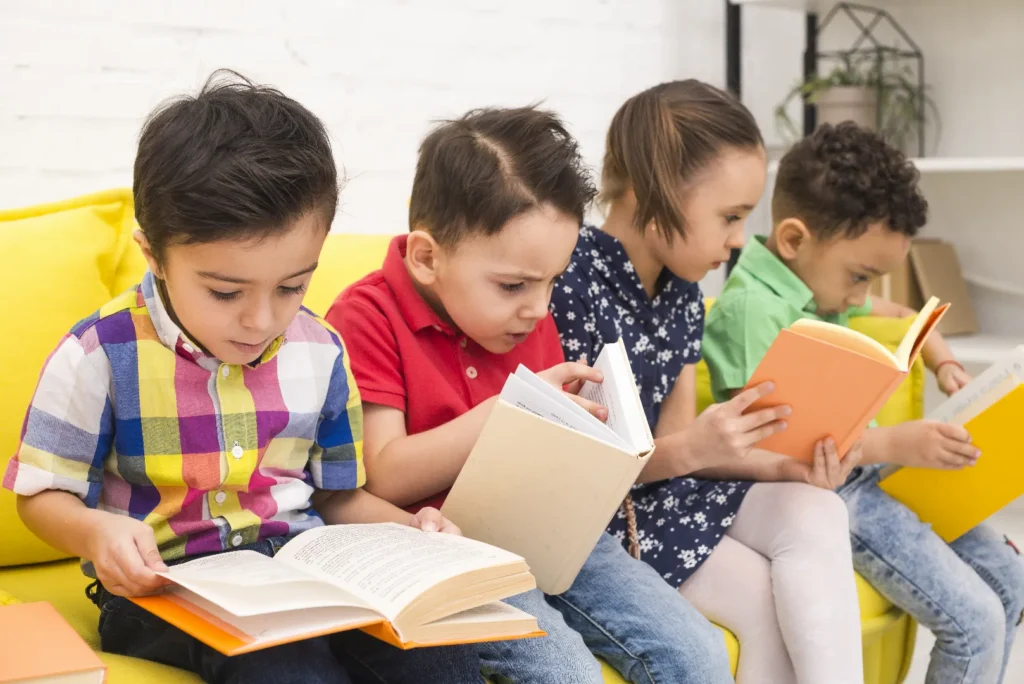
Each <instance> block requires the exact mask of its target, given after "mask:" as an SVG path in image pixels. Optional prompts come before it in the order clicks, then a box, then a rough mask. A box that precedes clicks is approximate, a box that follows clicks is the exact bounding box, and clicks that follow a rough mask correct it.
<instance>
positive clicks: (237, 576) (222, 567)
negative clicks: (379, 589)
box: [158, 551, 368, 616]
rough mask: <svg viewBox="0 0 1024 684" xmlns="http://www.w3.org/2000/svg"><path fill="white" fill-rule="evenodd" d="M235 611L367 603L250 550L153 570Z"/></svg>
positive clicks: (247, 613)
mask: <svg viewBox="0 0 1024 684" xmlns="http://www.w3.org/2000/svg"><path fill="white" fill-rule="evenodd" d="M158 574H160V575H161V576H163V577H166V578H167V579H169V580H171V581H172V582H174V583H175V584H178V585H180V586H182V587H185V588H186V589H189V590H191V591H192V592H194V593H195V594H198V595H199V596H202V597H203V598H205V599H206V600H208V601H210V602H212V603H216V604H218V605H220V606H221V607H222V608H223V609H224V610H226V611H228V612H230V613H232V614H234V615H237V616H252V615H264V614H267V613H276V612H282V611H288V610H303V609H307V608H316V607H319V606H346V607H363V608H366V607H368V604H367V603H366V602H365V601H364V600H362V599H360V598H358V597H356V596H354V595H353V594H351V593H350V592H348V591H345V590H343V589H340V588H338V587H335V586H333V585H331V584H327V583H325V582H323V581H321V580H319V579H317V577H315V576H314V575H311V574H310V573H308V572H305V571H303V570H302V569H301V568H299V569H297V568H292V567H288V566H287V565H284V564H282V563H279V562H277V561H276V560H274V559H273V558H270V557H268V556H264V555H263V554H262V553H257V552H255V551H229V552H226V553H217V554H213V555H210V556H206V557H204V558H197V559H196V560H193V561H189V562H187V563H182V564H180V565H174V566H171V568H170V569H169V570H168V571H167V572H161V573H158Z"/></svg>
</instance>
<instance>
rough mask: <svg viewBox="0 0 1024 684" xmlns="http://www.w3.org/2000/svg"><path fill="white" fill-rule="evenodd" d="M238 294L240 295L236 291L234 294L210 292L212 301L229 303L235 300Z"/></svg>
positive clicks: (218, 291) (217, 291)
mask: <svg viewBox="0 0 1024 684" xmlns="http://www.w3.org/2000/svg"><path fill="white" fill-rule="evenodd" d="M240 294H242V293H241V292H239V291H237V290H236V291H235V292H221V291H220V290H210V295H211V296H212V297H213V298H214V299H216V300H218V301H221V302H230V301H231V300H232V299H235V298H236V297H238V295H240Z"/></svg>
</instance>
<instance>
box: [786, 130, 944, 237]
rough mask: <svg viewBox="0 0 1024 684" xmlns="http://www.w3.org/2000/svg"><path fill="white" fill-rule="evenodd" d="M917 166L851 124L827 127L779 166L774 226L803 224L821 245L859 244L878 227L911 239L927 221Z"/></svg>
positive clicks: (875, 137) (793, 150)
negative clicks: (789, 222)
mask: <svg viewBox="0 0 1024 684" xmlns="http://www.w3.org/2000/svg"><path fill="white" fill-rule="evenodd" d="M919 180H920V173H919V172H918V170H917V167H915V166H914V164H913V162H911V161H910V160H908V159H907V158H906V157H905V156H904V155H903V153H902V152H900V151H899V150H898V149H896V148H895V147H892V146H891V145H889V144H888V143H886V142H885V140H883V139H882V137H881V136H879V135H878V134H877V133H873V132H871V131H869V130H867V129H864V128H860V127H859V126H857V124H855V123H853V122H852V121H847V122H845V123H841V124H839V125H838V126H833V125H831V124H823V125H822V126H820V127H819V128H818V129H817V130H815V131H814V133H813V134H812V135H810V136H809V137H806V138H804V139H803V140H801V141H800V142H798V143H797V144H796V145H794V146H793V147H792V148H790V150H789V151H788V152H786V154H785V156H783V158H782V159H781V160H780V161H779V172H778V177H777V178H776V180H775V190H774V192H773V194H772V222H773V223H775V224H778V223H780V222H782V221H783V220H785V219H788V218H797V219H800V220H801V221H803V222H804V224H805V225H806V226H807V229H808V230H810V231H811V233H812V234H814V235H815V236H816V237H817V238H818V239H821V240H828V239H830V238H833V237H837V236H839V237H845V238H849V239H853V238H857V237H859V236H860V235H862V234H864V232H865V231H867V229H868V227H869V226H870V225H871V224H872V223H875V222H880V221H884V222H885V224H886V225H887V226H888V227H889V229H890V230H893V231H895V232H898V233H903V234H904V235H907V236H909V237H913V236H914V235H917V231H918V230H919V229H920V228H921V227H922V226H923V225H924V224H925V222H926V221H927V220H928V202H927V200H925V198H924V195H922V194H921V189H920V188H919V187H918V181H919Z"/></svg>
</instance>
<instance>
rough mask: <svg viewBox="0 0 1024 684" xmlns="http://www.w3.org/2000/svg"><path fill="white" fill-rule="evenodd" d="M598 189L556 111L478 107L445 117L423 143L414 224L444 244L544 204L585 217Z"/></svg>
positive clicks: (412, 205)
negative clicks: (457, 116) (446, 118)
mask: <svg viewBox="0 0 1024 684" xmlns="http://www.w3.org/2000/svg"><path fill="white" fill-rule="evenodd" d="M594 194H595V190H594V185H593V182H592V181H591V180H590V177H589V175H588V174H587V172H586V170H585V168H584V165H583V161H582V158H581V156H580V152H579V146H578V145H577V143H576V141H575V140H574V139H573V138H572V136H570V135H569V133H568V131H566V129H565V126H564V125H563V124H562V122H561V121H560V120H559V118H558V117H557V116H556V115H555V114H554V113H552V112H549V111H545V110H541V109H537V108H536V107H519V108H514V109H497V108H487V109H475V110H473V111H471V112H469V113H467V114H466V115H465V116H463V117H462V118H460V119H456V120H453V121H444V122H442V123H440V124H439V125H438V126H437V127H436V128H435V129H434V130H433V131H432V132H431V133H430V135H428V136H427V137H426V139H425V140H424V141H423V144H422V145H420V151H419V160H418V161H417V163H416V176H415V179H414V180H413V184H412V198H411V199H410V201H409V230H417V229H418V228H421V227H422V228H424V229H426V230H427V232H429V233H430V234H431V235H432V236H433V237H434V239H435V240H437V242H438V243H439V244H441V245H444V246H453V245H456V244H458V242H459V241H460V240H461V239H462V238H464V237H465V236H467V235H471V234H484V235H494V234H495V233H498V232H499V231H500V230H501V229H502V227H503V226H504V225H505V224H506V223H508V222H509V221H510V220H511V219H513V218H515V217H516V216H518V215H520V214H523V213H525V212H527V211H529V210H531V209H533V208H536V207H539V206H540V205H543V204H551V205H552V206H554V207H555V208H556V209H558V210H559V211H561V212H564V213H565V214H567V215H569V216H572V217H574V218H575V219H577V221H578V222H579V223H582V222H583V213H584V211H585V210H586V207H587V205H588V204H589V203H590V201H591V200H592V199H593V197H594Z"/></svg>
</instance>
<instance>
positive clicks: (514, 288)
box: [501, 283, 526, 293]
mask: <svg viewBox="0 0 1024 684" xmlns="http://www.w3.org/2000/svg"><path fill="white" fill-rule="evenodd" d="M525 287H526V283H501V289H502V290H504V291H505V292H510V293H511V292H522V291H523V289H524V288H525Z"/></svg>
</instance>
